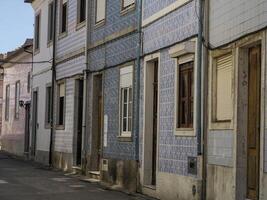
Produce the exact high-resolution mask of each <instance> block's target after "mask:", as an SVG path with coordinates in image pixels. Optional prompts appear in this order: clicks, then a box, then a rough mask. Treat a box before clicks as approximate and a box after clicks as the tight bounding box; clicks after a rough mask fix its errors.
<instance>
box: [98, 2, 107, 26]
mask: <svg viewBox="0 0 267 200" xmlns="http://www.w3.org/2000/svg"><path fill="white" fill-rule="evenodd" d="M105 15H106V0H96V23H97V22H101V21H103V20H104V19H105Z"/></svg>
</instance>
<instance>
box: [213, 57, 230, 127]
mask: <svg viewBox="0 0 267 200" xmlns="http://www.w3.org/2000/svg"><path fill="white" fill-rule="evenodd" d="M232 69H233V56H232V54H227V55H223V56H220V57H218V58H216V59H215V69H213V71H214V73H213V81H214V83H213V84H214V89H213V94H214V95H213V97H214V99H213V105H214V108H213V111H214V112H213V122H227V121H231V119H232V113H233V103H232V78H233V77H232V76H233V75H232Z"/></svg>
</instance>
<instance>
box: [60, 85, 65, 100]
mask: <svg viewBox="0 0 267 200" xmlns="http://www.w3.org/2000/svg"><path fill="white" fill-rule="evenodd" d="M64 96H65V84H64V83H62V84H60V86H59V97H64Z"/></svg>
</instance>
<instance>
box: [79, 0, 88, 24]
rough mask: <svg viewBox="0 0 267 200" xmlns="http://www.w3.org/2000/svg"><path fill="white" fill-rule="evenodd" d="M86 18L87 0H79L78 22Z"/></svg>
mask: <svg viewBox="0 0 267 200" xmlns="http://www.w3.org/2000/svg"><path fill="white" fill-rule="evenodd" d="M85 19H86V0H78V24H79V23H82V22H84V21H85Z"/></svg>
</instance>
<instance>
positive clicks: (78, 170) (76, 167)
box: [72, 166, 82, 174]
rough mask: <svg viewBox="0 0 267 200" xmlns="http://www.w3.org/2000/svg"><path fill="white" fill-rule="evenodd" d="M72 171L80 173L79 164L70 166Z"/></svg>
mask: <svg viewBox="0 0 267 200" xmlns="http://www.w3.org/2000/svg"><path fill="white" fill-rule="evenodd" d="M72 171H73V173H75V174H82V168H81V167H80V166H72Z"/></svg>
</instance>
